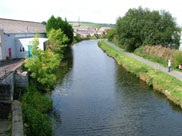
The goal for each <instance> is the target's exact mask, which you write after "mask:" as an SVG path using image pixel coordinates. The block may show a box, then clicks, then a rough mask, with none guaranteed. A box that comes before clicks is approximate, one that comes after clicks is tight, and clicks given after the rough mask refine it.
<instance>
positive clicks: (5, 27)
mask: <svg viewBox="0 0 182 136" xmlns="http://www.w3.org/2000/svg"><path fill="white" fill-rule="evenodd" d="M37 32H39V33H40V40H41V41H44V42H45V41H46V39H41V38H45V37H46V28H45V25H44V24H41V23H38V22H31V21H22V20H13V19H4V18H0V60H5V59H6V58H7V57H9V58H12V59H16V58H24V57H25V54H26V53H27V52H28V48H27V47H28V44H29V43H30V42H31V40H33V39H31V38H33V37H34V35H35V34H36V33H37ZM40 43H41V42H40ZM43 44H44V43H42V46H43ZM42 49H43V48H42Z"/></svg>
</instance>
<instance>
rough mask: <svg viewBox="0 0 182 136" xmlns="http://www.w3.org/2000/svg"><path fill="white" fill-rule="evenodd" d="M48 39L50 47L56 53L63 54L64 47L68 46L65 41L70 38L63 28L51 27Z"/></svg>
mask: <svg viewBox="0 0 182 136" xmlns="http://www.w3.org/2000/svg"><path fill="white" fill-rule="evenodd" d="M48 39H49V44H50V45H49V47H50V49H51V50H52V51H53V52H55V53H59V54H62V53H63V51H64V48H65V47H67V45H66V44H65V43H66V42H67V41H68V38H67V36H66V35H65V34H64V33H63V31H62V30H61V29H58V30H55V29H51V30H50V31H49V33H48Z"/></svg>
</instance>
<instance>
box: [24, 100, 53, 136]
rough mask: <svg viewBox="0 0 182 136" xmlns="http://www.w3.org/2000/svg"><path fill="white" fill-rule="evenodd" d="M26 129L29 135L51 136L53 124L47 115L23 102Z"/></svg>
mask: <svg viewBox="0 0 182 136" xmlns="http://www.w3.org/2000/svg"><path fill="white" fill-rule="evenodd" d="M22 111H23V121H24V124H25V127H24V131H25V134H26V135H27V136H51V134H52V124H51V121H50V120H49V119H48V117H47V116H45V115H44V114H42V113H40V112H38V111H37V110H35V109H34V108H33V107H32V106H30V105H28V104H25V103H23V105H22Z"/></svg>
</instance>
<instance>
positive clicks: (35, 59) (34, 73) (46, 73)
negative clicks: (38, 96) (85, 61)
mask: <svg viewBox="0 0 182 136" xmlns="http://www.w3.org/2000/svg"><path fill="white" fill-rule="evenodd" d="M35 37H36V36H35ZM32 43H34V46H35V48H33V49H32V51H31V52H32V58H27V60H26V62H25V67H26V68H27V69H28V71H29V72H31V74H30V76H31V77H32V78H33V79H34V82H35V84H36V85H37V86H38V87H39V89H40V90H43V91H49V90H50V89H51V88H52V87H53V86H54V85H55V83H56V75H55V74H54V73H55V71H56V69H57V68H58V66H59V64H60V61H61V57H60V55H58V54H54V53H53V52H52V51H51V50H50V49H46V50H45V51H42V50H40V49H39V48H38V41H37V39H36V38H35V39H34V41H33V42H32Z"/></svg>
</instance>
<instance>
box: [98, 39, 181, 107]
mask: <svg viewBox="0 0 182 136" xmlns="http://www.w3.org/2000/svg"><path fill="white" fill-rule="evenodd" d="M98 44H99V47H101V48H102V49H103V50H104V51H105V52H106V53H107V54H108V55H109V56H111V57H113V58H114V59H115V60H116V62H117V63H118V64H119V65H122V66H123V67H124V68H125V69H127V71H128V72H131V73H133V74H134V75H136V76H137V77H139V78H140V79H141V80H143V81H145V82H146V83H147V84H148V85H149V86H152V87H153V88H154V90H157V91H158V92H160V93H162V94H164V95H165V96H166V97H167V98H168V99H169V100H171V101H172V102H173V103H174V104H176V105H178V106H180V107H181V108H182V91H181V90H182V82H181V81H180V80H178V79H176V78H175V77H172V76H170V75H169V74H167V73H164V72H162V71H160V70H158V69H156V68H152V67H150V66H148V65H147V64H144V63H142V62H140V61H138V60H136V59H134V58H132V57H129V56H128V55H127V54H124V53H122V52H121V51H118V50H117V49H114V48H113V47H111V46H110V45H108V43H106V42H104V41H99V43H98ZM179 78H180V77H179Z"/></svg>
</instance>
